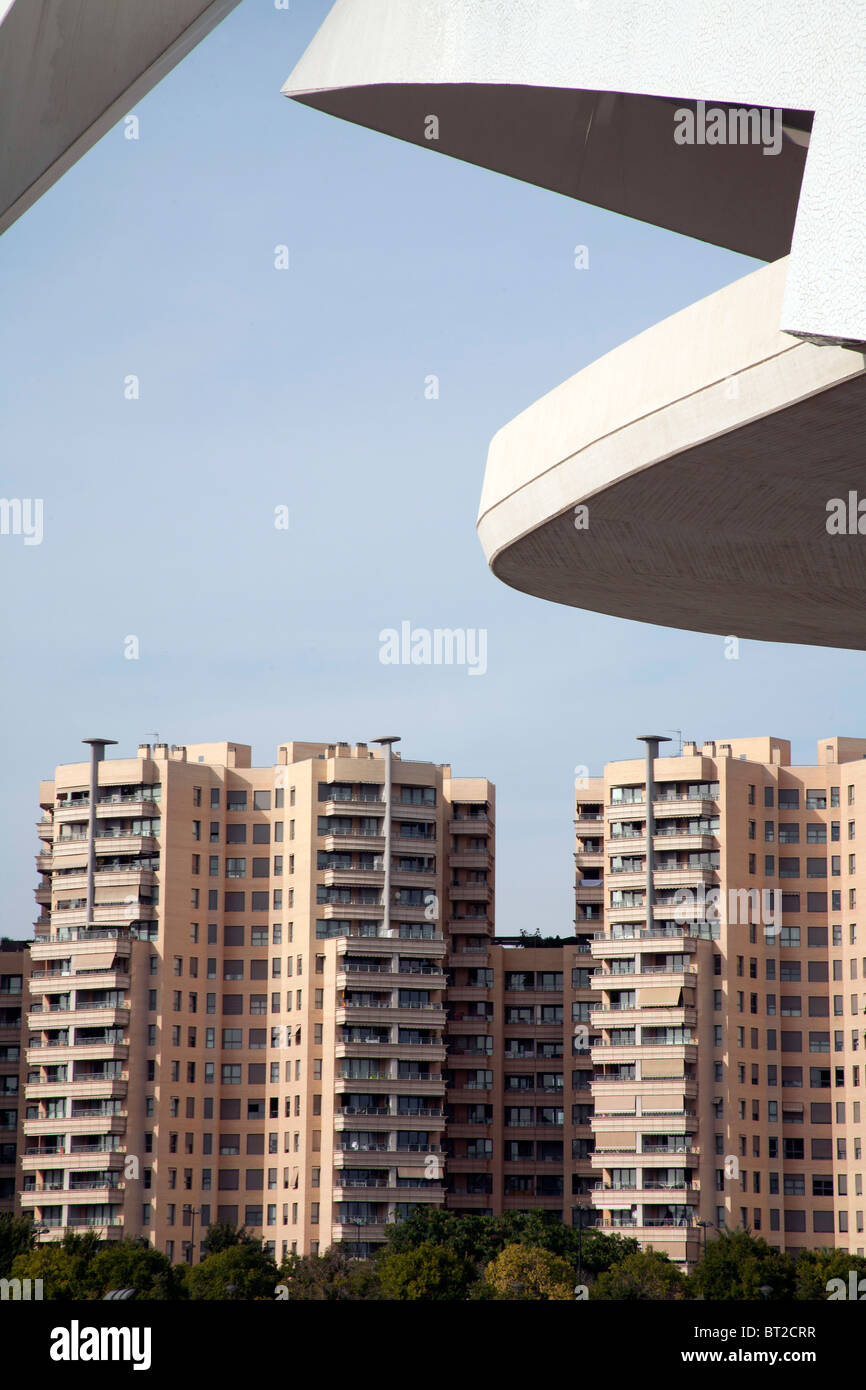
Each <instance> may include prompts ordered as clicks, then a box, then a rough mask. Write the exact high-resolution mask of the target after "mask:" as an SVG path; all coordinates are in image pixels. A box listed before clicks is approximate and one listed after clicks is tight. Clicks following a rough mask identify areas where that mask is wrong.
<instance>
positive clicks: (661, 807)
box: [653, 796, 719, 821]
mask: <svg viewBox="0 0 866 1390" xmlns="http://www.w3.org/2000/svg"><path fill="white" fill-rule="evenodd" d="M686 811H687V812H688V814H689V815H690V816H694V817H695V818H696V819H699V818H701V817H703V816H717V815H718V814H719V806H718V802H716V801H710V800H709V799H708V798H706V797H691V796H677V797H665V798H664V800H663V801H654V802H653V815H654V816H655V818H656V820H657V821H658V820H662V819H664V818H666V817H667V818H670V817H671V816H676V817H677V818H678V819H680V820H681V819H682V817H683V814H684V812H686Z"/></svg>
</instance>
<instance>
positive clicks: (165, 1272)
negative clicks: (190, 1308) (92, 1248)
mask: <svg viewBox="0 0 866 1390" xmlns="http://www.w3.org/2000/svg"><path fill="white" fill-rule="evenodd" d="M91 1275H92V1278H93V1281H94V1283H96V1284H98V1285H99V1287H100V1289H101V1293H100V1294H99V1295H98V1297H100V1298H104V1297H105V1295H106V1294H107V1293H108V1291H109V1289H135V1291H136V1292H135V1297H136V1299H137V1300H140V1301H145V1300H147V1301H153V1300H155V1299H160V1300H175V1299H182V1298H187V1297H188V1293H187V1288H186V1283H185V1280H184V1275H183V1270H182V1269H180V1268H178V1267H177V1266H175V1265H172V1263H171V1260H170V1259H169V1258H168V1256H167V1255H163V1254H162V1252H161V1251H160V1250H157V1249H155V1247H154V1246H152V1245H148V1244H146V1243H139V1242H138V1241H132V1240H123V1241H118V1242H117V1243H116V1244H112V1245H106V1246H104V1247H103V1249H102V1250H100V1251H99V1252H98V1254H97V1255H96V1256H95V1257H94V1260H93V1263H92V1265H91Z"/></svg>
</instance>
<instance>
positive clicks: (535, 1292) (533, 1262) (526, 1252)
mask: <svg viewBox="0 0 866 1390" xmlns="http://www.w3.org/2000/svg"><path fill="white" fill-rule="evenodd" d="M484 1281H485V1283H487V1284H489V1285H490V1286H491V1287H492V1288H493V1289H494V1291H495V1293H496V1296H497V1298H503V1299H513V1300H523V1301H526V1300H529V1299H532V1300H534V1301H536V1302H538V1301H539V1300H542V1301H545V1302H556V1303H564V1302H567V1301H570V1300H571V1299H573V1298H574V1270H573V1269H572V1267H571V1265H570V1264H569V1263H568V1261H567V1260H563V1259H562V1258H561V1257H560V1256H559V1255H552V1254H551V1253H550V1251H549V1250H543V1249H541V1248H540V1247H539V1246H532V1245H506V1247H505V1249H504V1250H501V1251H500V1252H499V1254H498V1255H497V1256H496V1259H495V1260H491V1261H490V1264H489V1265H488V1266H487V1268H486V1269H485V1271H484Z"/></svg>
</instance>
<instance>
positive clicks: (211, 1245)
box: [201, 1221, 262, 1255]
mask: <svg viewBox="0 0 866 1390" xmlns="http://www.w3.org/2000/svg"><path fill="white" fill-rule="evenodd" d="M261 1243H262V1242H261V1241H260V1240H259V1239H258V1238H257V1237H256V1236H253V1235H250V1233H249V1231H248V1230H247V1229H246V1227H245V1226H233V1225H232V1223H231V1222H230V1221H214V1222H213V1224H212V1225H211V1226H208V1228H207V1233H206V1235H205V1237H204V1240H203V1241H202V1243H201V1245H202V1249H203V1250H204V1251H205V1252H206V1254H208V1255H218V1254H219V1253H220V1251H222V1250H228V1249H230V1247H231V1246H233V1245H258V1246H261Z"/></svg>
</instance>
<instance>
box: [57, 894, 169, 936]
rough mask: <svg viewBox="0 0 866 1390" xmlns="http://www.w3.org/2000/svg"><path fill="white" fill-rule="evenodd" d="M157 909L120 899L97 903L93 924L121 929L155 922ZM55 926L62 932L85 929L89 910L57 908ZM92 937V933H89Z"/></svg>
mask: <svg viewBox="0 0 866 1390" xmlns="http://www.w3.org/2000/svg"><path fill="white" fill-rule="evenodd" d="M155 920H156V908H155V907H154V905H153V904H152V903H142V902H132V903H130V902H127V901H126V899H125V898H118V899H117V900H116V901H114V902H110V903H97V904H96V907H95V908H94V910H93V922H94V923H95V924H96V925H97V926H100V925H101V926H106V927H111V926H116V927H118V928H121V927H122V926H123V924H126V923H129V922H153V921H155ZM54 925H55V926H56V927H57V928H58V929H60V930H62V929H65V928H69V927H81V928H84V927H86V926H87V925H88V923H87V909H86V908H84V907H73V908H55V909H54ZM88 935H91V936H92V933H88Z"/></svg>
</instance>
